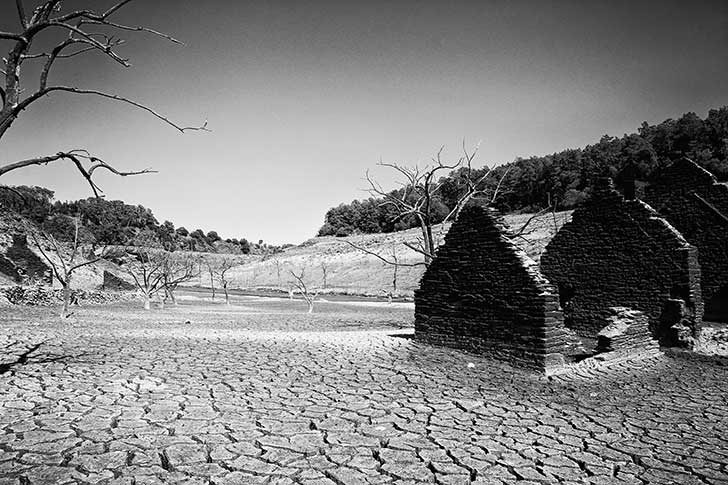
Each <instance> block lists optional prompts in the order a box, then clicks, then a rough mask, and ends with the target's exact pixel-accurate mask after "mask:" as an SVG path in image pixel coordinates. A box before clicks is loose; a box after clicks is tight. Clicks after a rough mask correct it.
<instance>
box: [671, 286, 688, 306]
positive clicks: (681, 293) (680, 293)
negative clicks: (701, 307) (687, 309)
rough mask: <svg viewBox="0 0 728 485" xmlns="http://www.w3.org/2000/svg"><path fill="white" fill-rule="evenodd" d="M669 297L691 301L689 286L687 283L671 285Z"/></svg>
mask: <svg viewBox="0 0 728 485" xmlns="http://www.w3.org/2000/svg"><path fill="white" fill-rule="evenodd" d="M670 298H674V299H676V300H683V301H685V302H689V301H691V298H690V287H688V286H687V285H675V286H673V287H672V288H670ZM690 306H691V305H690Z"/></svg>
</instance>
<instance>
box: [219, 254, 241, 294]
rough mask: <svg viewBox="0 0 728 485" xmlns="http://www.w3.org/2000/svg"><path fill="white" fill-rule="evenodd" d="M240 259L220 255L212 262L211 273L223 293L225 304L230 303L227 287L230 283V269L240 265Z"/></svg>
mask: <svg viewBox="0 0 728 485" xmlns="http://www.w3.org/2000/svg"><path fill="white" fill-rule="evenodd" d="M240 264H241V261H240V259H239V258H236V257H229V256H227V257H221V258H218V259H217V260H216V262H215V263H214V264H213V274H214V275H215V279H216V280H217V282H218V283H219V284H220V287H221V288H222V291H223V292H224V293H225V304H226V305H229V304H230V294H229V292H228V288H229V285H230V270H231V269H233V268H235V267H236V266H240Z"/></svg>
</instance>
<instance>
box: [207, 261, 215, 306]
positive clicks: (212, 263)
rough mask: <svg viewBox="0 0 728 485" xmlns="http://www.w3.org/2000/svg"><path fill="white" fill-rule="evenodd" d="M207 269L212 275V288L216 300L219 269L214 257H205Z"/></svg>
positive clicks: (210, 275) (213, 299)
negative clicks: (216, 272)
mask: <svg viewBox="0 0 728 485" xmlns="http://www.w3.org/2000/svg"><path fill="white" fill-rule="evenodd" d="M205 269H206V270H207V275H208V276H209V277H210V289H211V290H212V301H215V271H216V270H217V261H216V260H215V259H214V258H212V257H209V258H205Z"/></svg>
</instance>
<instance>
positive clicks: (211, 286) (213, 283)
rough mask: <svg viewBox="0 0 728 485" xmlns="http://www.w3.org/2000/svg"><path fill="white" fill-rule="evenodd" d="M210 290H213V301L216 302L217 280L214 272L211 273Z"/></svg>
mask: <svg viewBox="0 0 728 485" xmlns="http://www.w3.org/2000/svg"><path fill="white" fill-rule="evenodd" d="M210 288H212V299H213V300H214V299H215V278H214V276H213V274H212V272H210Z"/></svg>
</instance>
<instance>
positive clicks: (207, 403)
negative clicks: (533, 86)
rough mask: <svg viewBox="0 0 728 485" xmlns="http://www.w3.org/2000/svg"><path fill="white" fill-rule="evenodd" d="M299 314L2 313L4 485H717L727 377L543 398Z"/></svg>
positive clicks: (365, 329) (692, 370)
mask: <svg viewBox="0 0 728 485" xmlns="http://www.w3.org/2000/svg"><path fill="white" fill-rule="evenodd" d="M302 309H303V306H301V304H300V303H297V304H295V305H294V304H289V303H288V302H277V301H275V300H270V301H269V300H257V299H252V298H250V299H244V298H240V299H238V300H237V301H236V305H235V306H233V307H230V308H226V307H224V306H222V305H216V306H211V305H202V304H200V303H195V302H192V303H190V302H185V303H184V304H183V305H181V306H180V307H178V308H173V309H166V310H164V311H153V312H150V313H142V312H139V311H136V310H129V309H125V308H123V307H121V306H109V307H103V308H93V309H81V310H79V313H78V315H77V317H76V319H75V320H74V321H72V322H70V323H68V322H66V323H58V322H57V321H56V320H54V319H53V318H51V316H50V315H51V311H50V310H44V309H36V310H27V309H25V310H18V309H5V308H4V309H2V312H3V315H2V317H0V336H4V337H3V338H5V340H6V342H5V343H4V344H3V343H1V342H0V347H4V348H5V350H4V351H3V354H4V355H3V356H2V361H1V362H2V363H0V477H2V478H0V484H11V483H12V484H66V483H84V484H87V483H99V484H101V483H103V484H138V485H142V484H157V483H188V484H215V485H227V484H248V483H279V484H287V483H291V484H293V483H300V484H311V485H313V484H320V485H324V484H379V483H400V484H405V483H423V482H431V483H441V484H468V483H478V484H500V483H513V482H519V483H523V484H527V483H572V484H577V483H594V484H609V483H625V484H639V483H660V484H662V483H679V484H693V483H694V484H718V483H728V467H727V465H726V464H727V463H728V436H727V431H726V430H727V429H728V399H727V397H726V396H727V394H726V381H727V378H728V366H726V365H725V361H723V360H721V359H713V358H685V357H683V356H681V355H679V354H678V355H666V356H657V357H652V358H649V359H643V360H634V361H628V362H624V361H623V362H615V363H612V364H610V365H606V366H601V367H594V368H586V367H585V368H583V369H581V370H580V371H578V372H574V373H569V374H566V375H563V376H558V377H553V378H545V377H539V376H536V375H532V374H528V373H525V372H522V371H518V370H514V369H512V368H509V367H508V366H505V365H502V364H499V363H497V362H494V361H492V360H488V359H486V358H482V357H478V356H474V355H471V354H466V353H462V352H457V351H451V350H447V349H438V348H434V347H428V346H424V345H421V344H418V343H416V342H415V341H413V340H412V339H411V338H409V337H410V336H411V333H412V330H411V328H409V324H410V322H411V320H412V313H411V310H408V309H399V308H398V309H388V308H373V307H372V308H366V307H361V306H359V307H356V306H347V305H343V304H333V303H331V304H329V303H322V304H319V305H318V306H317V309H316V312H317V313H314V314H313V315H305V314H301V313H300V312H301V311H302ZM188 320H189V321H190V323H185V322H186V321H188Z"/></svg>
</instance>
